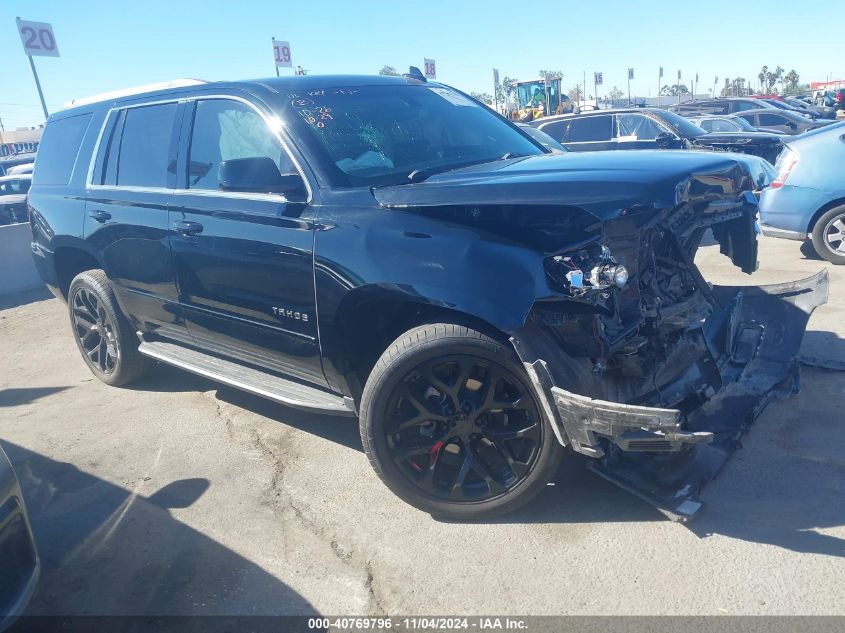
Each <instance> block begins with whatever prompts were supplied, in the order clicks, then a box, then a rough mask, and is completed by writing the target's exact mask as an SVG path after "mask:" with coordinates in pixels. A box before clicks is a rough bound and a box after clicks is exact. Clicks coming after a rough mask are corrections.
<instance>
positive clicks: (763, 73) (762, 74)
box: [757, 66, 769, 92]
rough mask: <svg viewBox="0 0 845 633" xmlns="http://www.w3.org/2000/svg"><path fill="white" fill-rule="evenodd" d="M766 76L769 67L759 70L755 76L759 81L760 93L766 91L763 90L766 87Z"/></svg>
mask: <svg viewBox="0 0 845 633" xmlns="http://www.w3.org/2000/svg"><path fill="white" fill-rule="evenodd" d="M768 76H769V67H768V66H763V67H762V68H761V69H760V73H759V74H758V75H757V79H759V80H760V92H766V90H765V89H764V86H765V85H766V79H767V78H768Z"/></svg>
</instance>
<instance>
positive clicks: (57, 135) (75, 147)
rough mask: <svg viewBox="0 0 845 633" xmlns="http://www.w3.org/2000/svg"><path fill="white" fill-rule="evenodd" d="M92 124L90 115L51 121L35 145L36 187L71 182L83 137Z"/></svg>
mask: <svg viewBox="0 0 845 633" xmlns="http://www.w3.org/2000/svg"><path fill="white" fill-rule="evenodd" d="M90 121H91V115H90V114H83V115H80V116H73V117H68V118H67V119H59V120H58V121H51V122H50V123H48V124H47V127H46V128H45V129H44V135H43V138H42V139H41V143H40V144H39V146H38V157H37V159H36V164H37V167H36V168H35V170H34V175H33V178H34V179H35V182H36V183H37V184H39V185H66V184H68V183H69V182H70V176H71V172H72V171H73V166H74V164H76V156H77V154H79V148H80V146H81V145H82V137H83V136H84V135H85V130H86V129H88V123H89V122H90Z"/></svg>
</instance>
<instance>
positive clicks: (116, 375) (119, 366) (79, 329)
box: [67, 269, 154, 386]
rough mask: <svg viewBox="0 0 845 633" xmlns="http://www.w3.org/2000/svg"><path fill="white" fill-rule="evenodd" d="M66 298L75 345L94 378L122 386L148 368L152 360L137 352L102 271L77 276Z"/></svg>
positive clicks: (134, 338) (133, 335)
mask: <svg viewBox="0 0 845 633" xmlns="http://www.w3.org/2000/svg"><path fill="white" fill-rule="evenodd" d="M67 297H68V315H69V316H70V325H71V329H72V331H73V335H74V338H75V339H76V345H77V347H78V348H79V351H80V353H81V354H82V358H83V360H85V363H86V364H87V365H88V368H89V369H90V370H91V372H92V373H93V374H94V375H95V376H96V377H97V378H99V379H100V380H102V381H103V382H104V383H106V384H108V385H114V386H119V385H126V384H129V383H131V382H133V381H135V380H137V379H138V378H140V377H142V376H144V375H145V374H146V373H147V372H149V370H150V369H152V367H153V365H154V363H153V361H152V359H150V358H149V357H147V356H144V355H142V354H141V353H140V352H139V351H138V345H139V342H140V341H139V340H138V337H137V336H136V333H135V328H133V327H132V325H131V324H130V323H129V321H128V319H127V318H126V317H125V316H124V315H123V313H122V312H121V311H120V306H119V305H118V303H117V299H116V298H115V296H114V290H113V289H112V286H111V282H110V281H109V279H108V277H107V276H106V273H105V272H104V271H102V270H99V269H94V270H85V271H83V272H81V273H79V274H78V275H77V276H76V277H74V278H73V280H72V281H71V282H70V287H69V288H68V291H67Z"/></svg>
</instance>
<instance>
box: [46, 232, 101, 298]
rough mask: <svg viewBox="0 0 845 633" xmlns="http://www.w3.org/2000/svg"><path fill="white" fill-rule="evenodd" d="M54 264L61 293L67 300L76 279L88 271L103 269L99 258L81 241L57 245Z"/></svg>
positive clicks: (54, 252) (54, 251)
mask: <svg viewBox="0 0 845 633" xmlns="http://www.w3.org/2000/svg"><path fill="white" fill-rule="evenodd" d="M53 262H54V266H55V270H56V281H57V283H58V287H59V291H60V292H61V293H62V297H64V299H65V300H67V298H68V297H67V295H68V289H69V288H70V282H71V281H73V278H74V277H76V276H77V275H78V274H79V273H81V272H83V271H86V270H93V269H96V268H103V264H102V262H101V261H100V259H99V257H97V255H96V254H95V253H94V252H93V251H92V250H91V249H90V248H87V247H86V245H85V242H83V241H81V240H72V241H68V242H64V243H61V242H60V243H59V244H57V245H56V246H55V247H54V250H53Z"/></svg>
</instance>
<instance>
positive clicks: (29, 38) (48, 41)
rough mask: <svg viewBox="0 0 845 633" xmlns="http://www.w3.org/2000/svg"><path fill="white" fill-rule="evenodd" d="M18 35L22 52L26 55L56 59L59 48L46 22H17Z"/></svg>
mask: <svg viewBox="0 0 845 633" xmlns="http://www.w3.org/2000/svg"><path fill="white" fill-rule="evenodd" d="M17 25H18V33H19V34H20V36H21V43H22V44H23V50H24V52H25V53H26V54H27V55H32V56H37V55H40V56H42V57H58V56H59V47H58V46H57V45H56V36H55V35H54V34H53V27H52V26H50V25H49V24H48V23H47V22H25V21H24V20H17Z"/></svg>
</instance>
